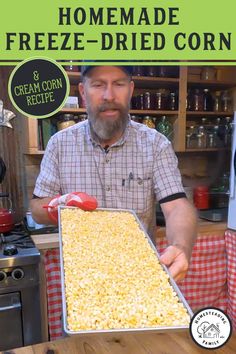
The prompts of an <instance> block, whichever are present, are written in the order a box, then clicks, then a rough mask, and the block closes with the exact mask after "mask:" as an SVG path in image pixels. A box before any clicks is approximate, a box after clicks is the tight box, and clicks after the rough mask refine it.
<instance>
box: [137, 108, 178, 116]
mask: <svg viewBox="0 0 236 354" xmlns="http://www.w3.org/2000/svg"><path fill="white" fill-rule="evenodd" d="M130 114H131V115H133V114H139V115H145V116H152V115H154V116H157V115H158V116H170V115H173V116H175V115H176V116H177V115H178V111H153V110H150V111H148V110H145V111H144V110H141V109H131V110H130Z"/></svg>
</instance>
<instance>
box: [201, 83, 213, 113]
mask: <svg viewBox="0 0 236 354" xmlns="http://www.w3.org/2000/svg"><path fill="white" fill-rule="evenodd" d="M203 111H208V112H209V111H213V97H212V95H211V93H210V91H209V90H208V89H204V90H203Z"/></svg>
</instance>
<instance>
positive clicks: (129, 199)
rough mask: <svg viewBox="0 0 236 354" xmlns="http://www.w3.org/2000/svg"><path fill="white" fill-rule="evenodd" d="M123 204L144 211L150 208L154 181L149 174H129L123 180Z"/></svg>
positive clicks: (127, 207) (138, 211)
mask: <svg viewBox="0 0 236 354" xmlns="http://www.w3.org/2000/svg"><path fill="white" fill-rule="evenodd" d="M122 181H123V183H122V193H121V197H122V204H123V205H125V208H126V209H132V210H135V211H136V212H137V213H143V212H145V211H147V210H148V209H149V208H150V205H152V200H153V181H152V177H151V176H149V175H143V176H142V175H137V176H132V175H131V176H129V177H128V178H126V179H123V180H122Z"/></svg>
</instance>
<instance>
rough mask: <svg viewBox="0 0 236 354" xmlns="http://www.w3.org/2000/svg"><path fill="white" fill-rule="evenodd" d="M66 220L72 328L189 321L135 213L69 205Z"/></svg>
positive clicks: (64, 231)
mask: <svg viewBox="0 0 236 354" xmlns="http://www.w3.org/2000/svg"><path fill="white" fill-rule="evenodd" d="M61 225H62V244H63V262H64V276H65V279H64V281H65V296H66V306H67V323H68V329H69V330H71V331H81V330H101V329H105V330H109V329H118V328H144V327H158V326H168V327H169V326H181V325H188V324H189V321H190V317H189V315H188V313H187V310H186V309H185V307H184V306H183V304H182V303H181V302H180V301H179V298H178V296H177V295H176V293H175V292H174V289H173V287H172V286H171V285H170V283H169V281H168V274H167V273H166V272H165V271H164V270H163V268H162V266H161V265H160V263H159V260H158V259H157V256H156V254H155V252H154V250H153V249H152V248H151V246H150V244H149V242H148V240H147V238H146V235H145V233H144V232H143V231H142V230H141V229H140V227H139V224H138V223H137V221H136V219H135V217H134V215H133V214H132V213H129V212H123V211H117V212H116V211H103V210H97V211H93V212H88V211H82V210H80V209H77V208H73V209H70V208H65V209H62V210H61Z"/></svg>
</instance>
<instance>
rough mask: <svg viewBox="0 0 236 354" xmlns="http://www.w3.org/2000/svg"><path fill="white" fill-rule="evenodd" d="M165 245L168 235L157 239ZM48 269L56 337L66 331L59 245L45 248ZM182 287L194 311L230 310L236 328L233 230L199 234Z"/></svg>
mask: <svg viewBox="0 0 236 354" xmlns="http://www.w3.org/2000/svg"><path fill="white" fill-rule="evenodd" d="M166 245H167V243H166V240H165V239H160V240H158V242H157V248H158V251H159V252H162V251H163V250H164V248H165V247H166ZM226 251H227V253H228V258H227V257H226ZM227 264H228V265H227ZM227 268H228V272H227ZM45 270H46V280H47V297H48V322H49V334H50V339H51V340H54V339H58V338H60V337H62V335H63V334H62V320H61V316H62V305H61V278H60V255H59V250H58V249H51V250H48V251H46V253H45ZM227 276H228V290H227ZM179 287H180V289H181V291H182V293H183V295H184V297H185V298H186V300H187V301H188V303H189V305H190V307H191V308H192V309H193V311H196V310H198V309H199V308H203V307H207V306H215V307H218V308H221V309H222V310H224V311H226V310H227V311H228V314H229V316H230V317H231V319H232V322H233V324H234V327H235V328H236V233H235V234H234V237H232V235H231V233H230V232H226V236H224V235H222V237H220V236H216V235H211V236H209V235H207V236H201V237H198V239H197V241H196V244H195V247H194V250H193V254H192V260H191V265H190V269H189V271H188V274H187V276H186V278H185V279H184V280H183V281H182V282H180V283H179ZM227 292H228V293H229V294H228V293H227ZM228 300H229V302H227V301H228Z"/></svg>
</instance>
